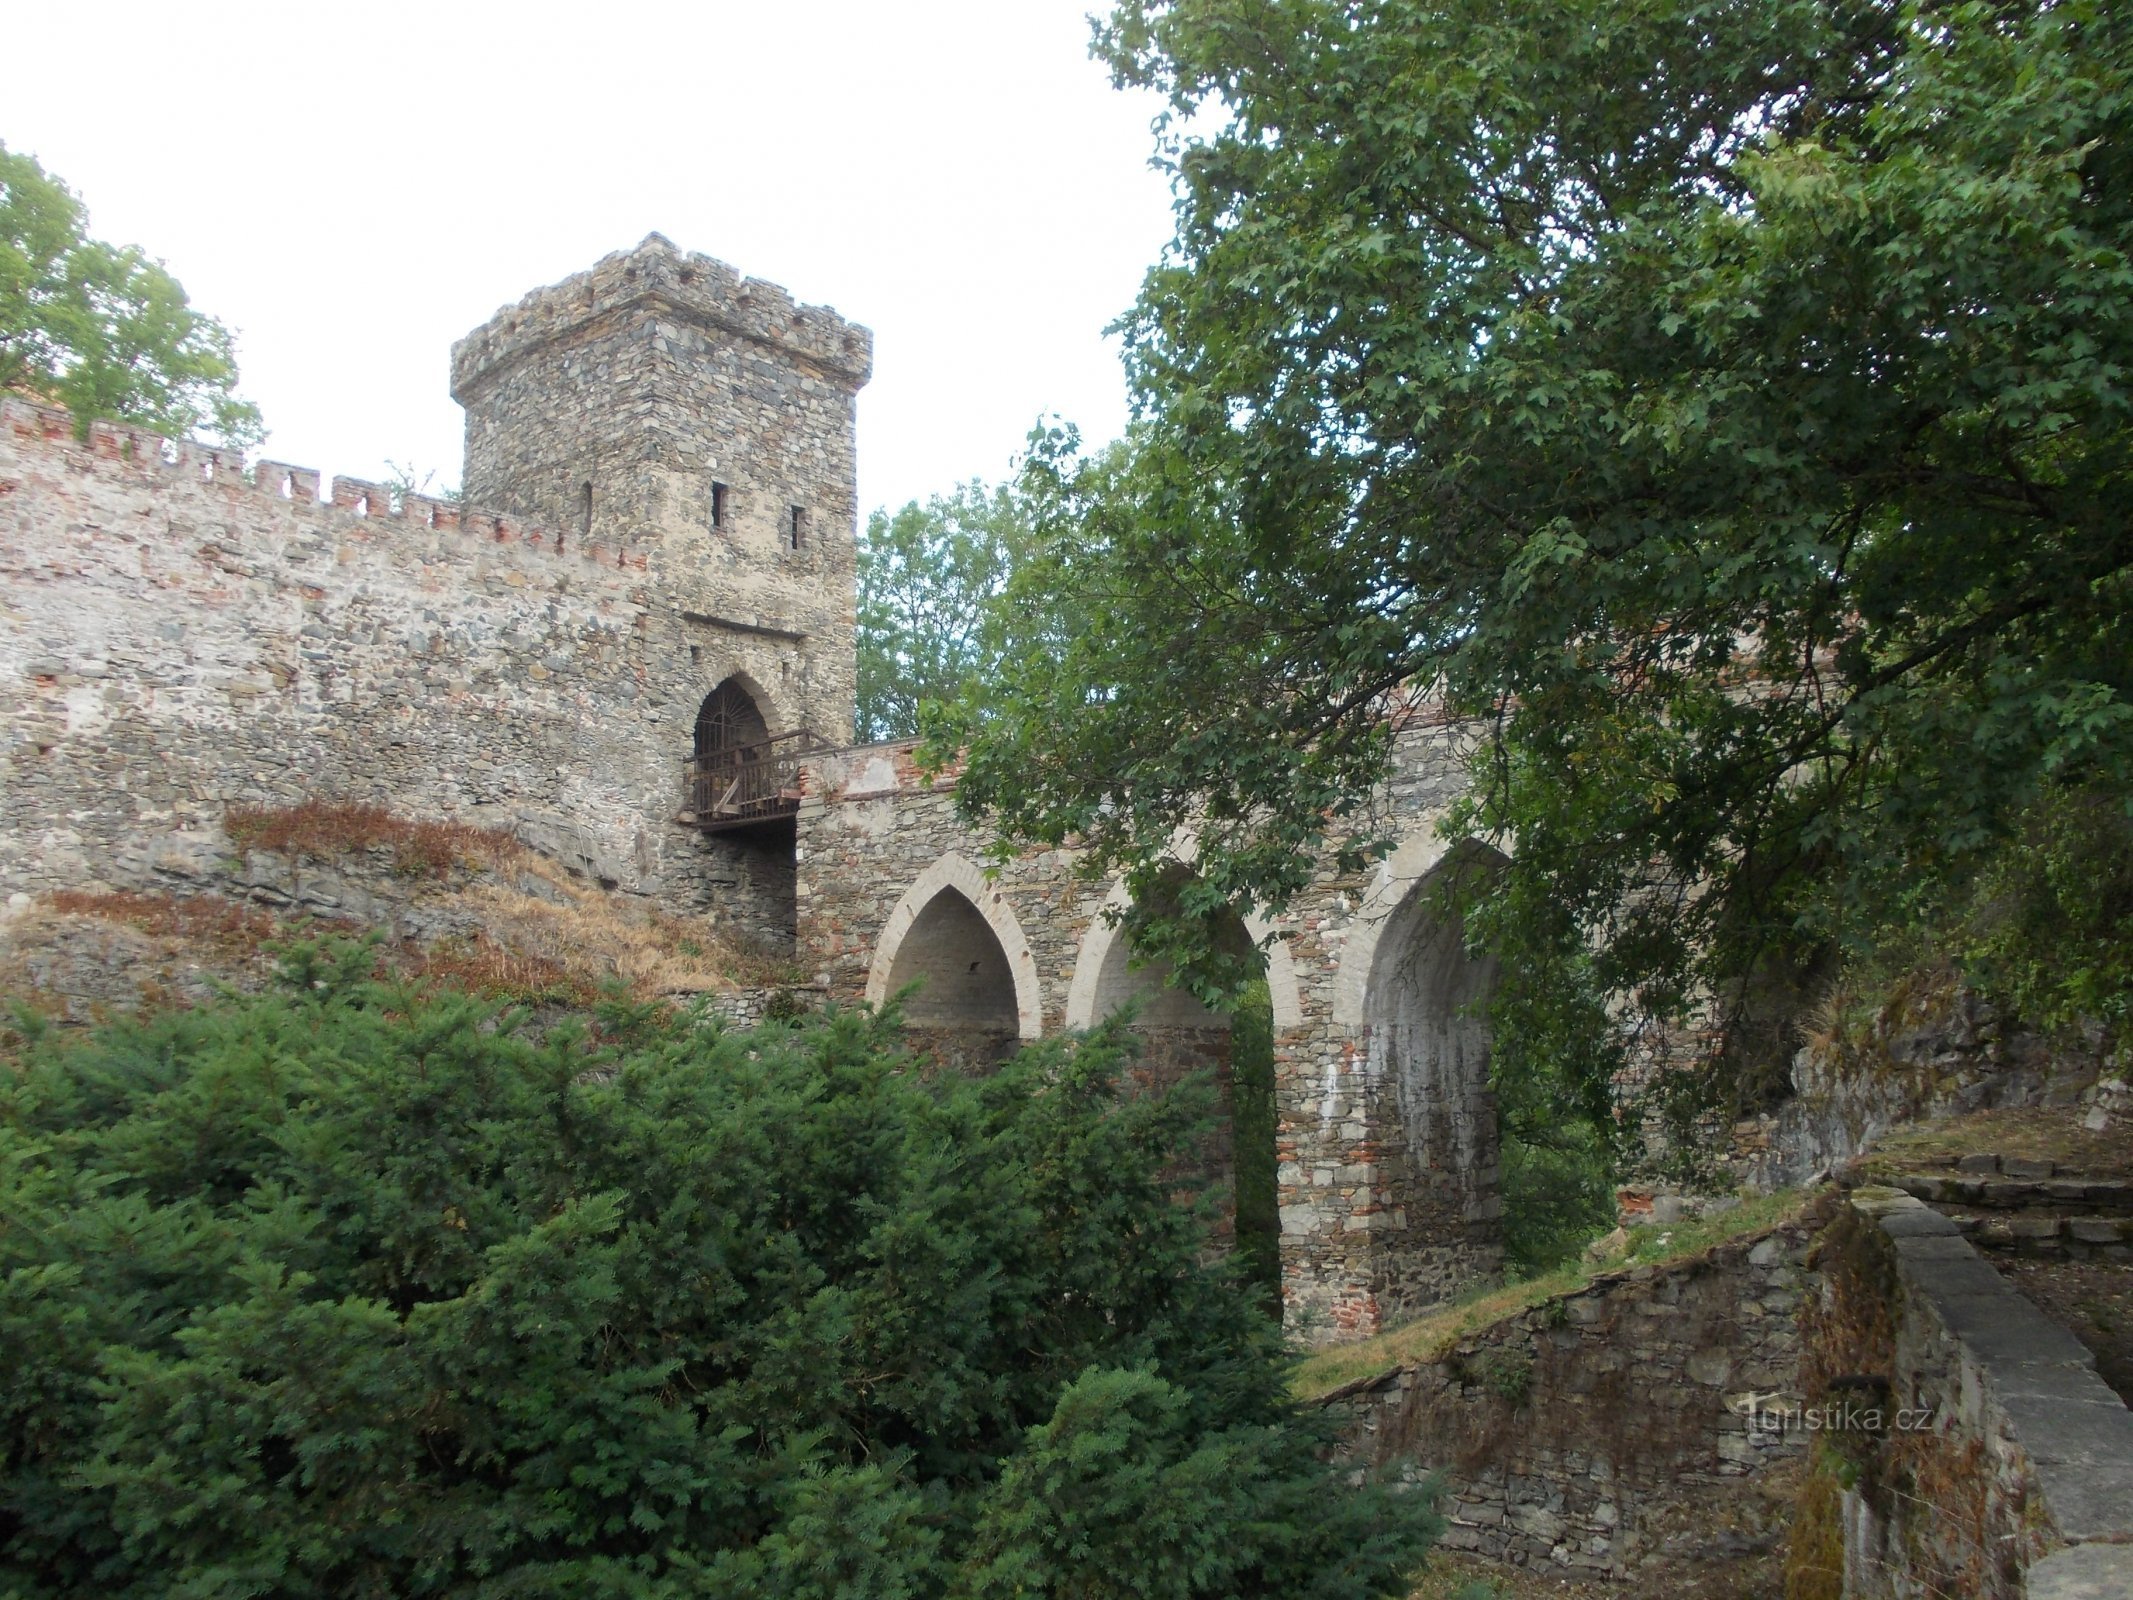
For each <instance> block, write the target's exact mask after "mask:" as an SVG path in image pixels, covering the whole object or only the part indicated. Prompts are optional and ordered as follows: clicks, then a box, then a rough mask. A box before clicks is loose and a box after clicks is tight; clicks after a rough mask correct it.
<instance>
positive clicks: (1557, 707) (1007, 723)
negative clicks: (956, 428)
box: [941, 0, 2133, 1072]
mask: <svg viewBox="0 0 2133 1600" xmlns="http://www.w3.org/2000/svg"><path fill="white" fill-rule="evenodd" d="M1099 49H1100V51H1101V52H1102V54H1103V55H1104V56H1105V57H1106V58H1107V59H1108V60H1109V62H1110V63H1111V65H1112V66H1113V68H1114V70H1115V71H1116V73H1117V75H1118V76H1119V78H1120V79H1121V81H1124V82H1129V83H1134V84H1139V85H1145V86H1151V87H1153V88H1155V89H1157V90H1159V91H1160V92H1162V93H1163V94H1164V95H1166V96H1167V97H1168V99H1169V104H1170V106H1171V117H1170V119H1169V120H1168V122H1167V123H1166V124H1165V139H1166V146H1165V148H1166V150H1167V152H1168V158H1169V160H1170V161H1171V162H1172V164H1173V169H1174V172H1175V177H1176V193H1177V215H1178V235H1177V239H1176V242H1175V244H1174V246H1173V247H1172V250H1171V252H1170V253H1169V255H1168V256H1167V257H1166V259H1165V261H1164V262H1163V263H1162V264H1161V265H1160V266H1158V267H1157V268H1156V269H1154V270H1153V271H1152V272H1151V273H1150V275H1149V277H1148V279H1147V282H1146V285H1145V288H1144V290H1143V293H1142V295H1141V298H1140V300H1139V302H1138V304H1137V305H1136V306H1135V307H1134V309H1133V310H1132V311H1131V312H1130V313H1129V314H1128V316H1127V317H1126V319H1125V322H1124V328H1125V331H1126V334H1127V337H1128V341H1129V364H1130V369H1131V373H1132V376H1133V380H1134V383H1135V385H1136V390H1137V395H1138V403H1139V408H1140V413H1141V419H1142V420H1141V422H1140V425H1139V431H1138V434H1137V442H1136V448H1135V450H1134V452H1133V455H1132V458H1131V460H1130V462H1126V463H1123V464H1122V463H1120V462H1118V461H1116V460H1113V461H1107V462H1102V463H1091V462H1087V461H1084V460H1081V459H1080V458H1079V457H1077V456H1075V455H1074V454H1073V453H1072V452H1069V451H1060V452H1054V454H1053V455H1052V457H1051V458H1050V459H1049V460H1039V461H1038V462H1036V463H1035V465H1034V470H1033V474H1032V478H1031V482H1032V483H1033V484H1034V485H1035V486H1036V488H1037V490H1038V491H1039V492H1041V493H1042V494H1044V495H1045V496H1047V497H1048V500H1049V509H1048V510H1047V511H1046V512H1045V514H1044V517H1043V519H1042V520H1043V521H1044V522H1045V523H1046V525H1048V526H1049V527H1051V528H1052V529H1053V530H1054V533H1053V536H1052V537H1051V538H1050V539H1049V540H1048V542H1047V545H1046V554H1045V557H1044V559H1043V560H1042V561H1040V562H1038V563H1036V564H1034V565H1033V567H1032V568H1031V570H1030V572H1029V574H1028V576H1027V579H1026V580H1025V581H1023V582H1021V583H1020V584H1018V587H1017V591H1016V592H1015V593H1013V594H1011V596H1010V599H1011V601H1013V602H1014V603H1015V604H1017V605H1020V606H1022V607H1024V608H1026V609H1027V610H1028V611H1029V612H1030V613H1032V614H1033V615H1036V616H1039V617H1042V616H1044V615H1047V614H1048V613H1047V607H1051V606H1055V604H1056V602H1055V601H1054V600H1053V599H1052V598H1051V597H1053V596H1057V595H1059V594H1060V593H1061V592H1062V591H1070V592H1071V593H1072V594H1073V595H1074V599H1073V600H1072V602H1071V603H1072V604H1073V605H1074V606H1076V607H1078V608H1079V609H1080V620H1081V621H1082V622H1085V623H1086V622H1091V621H1093V622H1095V623H1096V626H1094V627H1090V628H1088V629H1087V630H1086V631H1084V632H1081V633H1079V634H1076V635H1075V636H1073V637H1072V638H1071V640H1070V642H1069V643H1068V644H1067V645H1066V646H1065V647H1064V648H1063V649H1047V650H1041V651H1040V650H1032V651H1027V652H1023V653H1021V654H1019V655H1017V654H1016V653H1014V652H1009V653H1008V654H1007V655H1006V657H1005V663H1006V666H1007V671H1006V675H1005V682H1004V683H1003V684H1002V685H1000V686H996V688H995V689H994V690H993V692H992V694H991V713H992V714H991V716H990V720H988V721H986V722H984V723H983V724H982V725H980V724H977V723H976V722H975V721H973V722H971V723H970V724H967V725H966V726H963V727H958V726H956V725H954V724H952V723H950V722H944V723H943V724H942V725H941V731H942V733H943V736H944V738H947V737H956V736H960V735H962V734H963V733H965V732H967V731H970V730H971V729H973V728H974V729H975V730H976V744H975V749H974V752H973V754H972V757H971V760H970V763H969V766H968V769H967V771H966V773H965V776H964V778H963V781H962V788H961V791H960V792H961V795H962V798H963V801H964V803H965V804H966V805H967V806H968V807H970V808H971V809H972V810H973V811H984V812H990V813H992V814H994V815H996V816H997V817H998V819H999V820H1000V821H1001V822H1002V823H1003V824H1004V825H1005V826H1006V827H1007V828H1008V829H1009V830H1010V831H1013V832H1016V833H1019V834H1023V835H1029V836H1034V837H1038V838H1047V839H1056V838H1060V837H1063V836H1066V835H1069V834H1080V835H1082V836H1084V837H1085V838H1087V839H1088V840H1089V841H1090V843H1091V844H1092V846H1093V847H1094V851H1095V854H1094V855H1093V856H1092V858H1091V864H1092V866H1094V867H1095V868H1096V869H1098V870H1102V869H1104V868H1105V867H1107V866H1108V865H1110V864H1112V863H1127V864H1132V863H1147V862H1149V861H1152V860H1154V859H1157V858H1159V857H1160V856H1161V854H1162V852H1163V851H1164V849H1165V848H1166V847H1167V845H1168V842H1169V840H1170V839H1171V838H1172V837H1173V835H1174V832H1175V830H1176V828H1177V827H1178V826H1179V825H1180V824H1181V823H1185V822H1191V823H1192V824H1194V826H1195V827H1196V829H1197V831H1198V834H1199V837H1200V841H1201V855H1200V860H1199V867H1200V871H1201V872H1202V874H1203V876H1205V877H1207V878H1208V880H1209V881H1210V882H1211V883H1214V884H1215V885H1217V886H1218V887H1219V888H1220V889H1221V890H1222V891H1223V892H1224V893H1226V894H1229V895H1231V896H1233V897H1239V898H1249V899H1254V900H1257V901H1259V902H1261V903H1262V904H1279V903H1281V902H1282V901H1283V900H1285V899H1286V898H1287V897H1288V896H1289V895H1291V894H1292V893H1294V892H1295V891H1296V889H1297V888H1298V887H1299V886H1300V885H1301V884H1302V883H1303V882H1304V881H1305V877H1306V874H1307V873H1308V872H1309V870H1310V867H1309V864H1308V859H1307V854H1306V853H1307V852H1309V851H1312V850H1318V849H1322V848H1326V847H1328V846H1349V845H1360V846H1362V847H1364V848H1367V847H1368V846H1369V844H1370V843H1371V842H1372V841H1373V839H1374V838H1375V837H1376V836H1377V834H1378V832H1379V830H1378V828H1377V826H1376V819H1374V818H1372V817H1371V816H1370V815H1369V802H1368V798H1367V797H1368V796H1369V795H1370V793H1371V791H1372V787H1373V785H1374V784H1375V783H1376V782H1377V780H1378V779H1379V778H1380V777H1381V776H1382V775H1383V772H1384V770H1385V763H1386V760H1387V754H1388V746H1389V742H1390V740H1391V738H1392V728H1393V717H1392V713H1394V712H1396V711H1397V710H1398V709H1399V708H1400V707H1402V706H1405V705H1408V704H1410V703H1412V702H1414V701H1416V700H1419V699H1424V698H1435V697H1440V696H1441V697H1442V698H1443V700H1444V701H1445V702H1447V703H1448V704H1449V706H1450V708H1451V709H1452V710H1453V711H1455V712H1457V713H1459V714H1461V715H1463V716H1466V717H1470V718H1473V719H1475V723H1474V726H1475V727H1476V730H1477V737H1478V742H1477V749H1476V761H1475V768H1474V770H1475V776H1476V780H1477V782H1476V787H1475V789H1474V791H1473V798H1472V800H1471V802H1470V804H1469V806H1468V808H1467V810H1466V811H1465V813H1464V815H1463V817H1462V818H1461V819H1460V825H1461V826H1462V827H1464V828H1465V829H1466V830H1469V831H1473V832H1478V833H1482V834H1488V835H1493V836H1496V837H1500V838H1504V837H1515V839H1516V844H1517V849H1516V856H1515V859H1514V862H1513V865H1512V867H1511V869H1510V870H1509V871H1507V872H1506V873H1504V874H1501V875H1499V876H1497V877H1495V878H1493V879H1491V880H1490V881H1489V882H1488V883H1487V884H1486V885H1484V886H1483V887H1484V889H1485V891H1486V894H1487V896H1488V904H1487V905H1485V906H1483V907H1481V908H1479V912H1478V916H1477V919H1476V921H1475V922H1474V923H1473V924H1471V925H1473V926H1475V927H1478V928H1480V929H1482V930H1483V931H1485V932H1486V933H1487V935H1488V936H1489V937H1490V938H1491V939H1492V940H1495V941H1496V942H1497V943H1498V945H1499V948H1500V949H1502V950H1503V951H1504V952H1505V953H1506V955H1507V956H1508V957H1510V958H1511V959H1510V960H1509V961H1508V962H1507V965H1508V966H1509V967H1510V968H1511V969H1512V970H1513V972H1514V974H1520V975H1522V976H1519V977H1517V978H1516V980H1515V981H1514V982H1513V983H1512V984H1511V985H1510V986H1509V989H1508V990H1507V1000H1506V1004H1507V1005H1508V1006H1509V1007H1510V1009H1511V1011H1512V1012H1513V1013H1517V1014H1520V1015H1522V1016H1523V1018H1524V1033H1523V1037H1524V1039H1525V1041H1526V1044H1527V1046H1530V1047H1531V1048H1532V1049H1534V1050H1541V1049H1543V1048H1544V1047H1545V1049H1546V1050H1558V1051H1559V1050H1562V1049H1569V1048H1571V1047H1572V1046H1573V1045H1574V1044H1575V1045H1576V1046H1577V1048H1584V1047H1585V1046H1587V1045H1590V1044H1591V1041H1592V1039H1593V1037H1594V1031H1595V1029H1597V1028H1599V1027H1601V1025H1602V1023H1603V1021H1604V1014H1603V1010H1602V1007H1601V1005H1600V1003H1599V997H1600V996H1602V995H1607V994H1613V995H1616V996H1622V995H1629V996H1632V997H1634V998H1636V999H1638V1000H1641V1001H1642V1002H1643V1004H1644V1007H1645V1009H1647V1010H1650V1011H1653V1012H1665V1011H1669V1010H1671V1009H1674V1008H1676V1007H1678V1006H1680V1005H1681V1004H1683V1003H1684V1002H1686V1001H1688V1000H1690V999H1691V998H1693V997H1694V996H1695V995H1697V994H1698V993H1700V992H1711V986H1713V985H1717V984H1720V983H1725V984H1728V985H1731V986H1732V988H1731V990H1729V991H1726V992H1736V993H1738V992H1742V991H1741V989H1740V985H1741V984H1742V983H1743V982H1744V981H1745V976H1746V975H1749V974H1757V973H1761V974H1768V973H1770V972H1772V971H1773V970H1774V969H1782V971H1783V972H1784V973H1788V974H1790V975H1791V977H1792V978H1793V979H1797V978H1798V977H1799V975H1800V974H1802V973H1804V972H1807V971H1810V970H1812V968H1813V965H1814V963H1815V962H1816V961H1817V960H1818V959H1824V958H1826V954H1827V952H1828V951H1830V950H1831V949H1834V948H1837V947H1839V946H1841V945H1842V943H1843V942H1844V941H1845V940H1847V939H1855V938H1871V937H1874V936H1875V934H1876V931H1877V929H1878V928H1879V927H1880V925H1881V924H1882V923H1883V922H1884V921H1886V920H1887V919H1889V918H1891V917H1899V916H1902V915H1906V914H1909V912H1910V911H1911V910H1915V909H1916V904H1917V903H1918V902H1920V901H1922V900H1926V899H1930V898H1931V896H1932V895H1934V894H1936V893H1939V892H1941V891H1942V890H1944V889H1945V888H1946V886H1947V885H1948V884H1949V883H1951V882H1954V881H1956V880H1958V879H1960V878H1962V877H1963V876H1964V875H1965V874H1966V873H1970V872H1972V871H1974V870H1975V868H1976V867H1977V864H1978V863H1979V862H1980V861H1981V860H1983V859H1987V858H1989V857H1990V856H1991V854H1992V853H1993V852H1994V851H1995V850H1997V849H1998V848H2000V847H2001V845H2002V844H2003V842H2004V841H2006V840H2007V839H2009V838H2010V837H2012V836H2014V834H2015V832H2016V831H2017V829H2018V827H2019V826H2020V825H2022V822H2021V819H2023V818H2024V817H2025V816H2027V815H2029V814H2030V813H2031V811H2032V810H2033V809H2034V808H2036V807H2039V806H2043V807H2046V808H2047V809H2048V808H2050V807H2051V806H2053V805H2056V804H2059V803H2060V802H2062V801H2067V800H2069V797H2078V796H2080V795H2083V794H2085V793H2089V794H2092V793H2096V792H2105V793H2109V794H2113V795H2116V796H2119V797H2122V796H2123V794H2124V792H2125V788H2126V783H2127V779H2128V778H2129V777H2133V705H2129V696H2133V608H2129V605H2128V600H2129V598H2133V596H2129V592H2128V590H2129V583H2128V570H2129V565H2133V487H2129V478H2128V469H2129V466H2133V461H2129V451H2128V446H2129V441H2133V433H2129V429H2128V404H2129V399H2133V387H2129V373H2133V266H2129V259H2128V258H2129V251H2133V217H2129V204H2133V182H2129V180H2133V170H2129V159H2133V157H2129V149H2133V18H2129V17H2128V15H2127V13H2126V11H2125V9H2124V8H2123V7H2115V6H2110V5H2106V4H2101V3H2096V0H2068V3H2057V4H2050V5H2039V4H1992V5H1988V4H1969V3H1958V4H1941V3H1934V4H1895V3H1882V0H1777V3H1768V0H1753V3H1750V0H1722V3H1719V4H1708V3H1704V0H1693V3H1692V0H1638V3H1634V4H1622V3H1619V0H1570V3H1556V0H1551V3H1549V4H1546V5H1537V4H1513V5H1504V4H1501V3H1499V0H1451V3H1449V4H1442V3H1434V0H1433V3H1429V4H1424V3H1421V0H1366V3H1360V4H1358V3H1349V0H1342V3H1333V0H1125V3H1124V4H1121V5H1120V6H1119V7H1118V9H1117V11H1116V13H1115V14H1114V16H1113V17H1112V18H1111V20H1110V22H1109V24H1108V25H1107V26H1106V27H1104V28H1103V29H1102V30H1101V32H1100V37H1099ZM2111 803H2112V805H2113V806H2114V807H2115V808H2116V815H2117V816H2118V819H2119V821H2118V823H2117V824H2116V826H2117V827H2118V829H2119V832H2120V836H2123V834H2124V806H2123V801H2122V798H2120V799H2115V800H2113V801H2112V802H2111ZM1139 870H1142V871H1143V872H1145V870H1146V868H1145V867H1142V868H1141V869H1139ZM1180 937H1181V938H1182V937H1184V936H1183V935H1181V936H1180ZM1522 984H1523V985H1524V986H1525V988H1524V991H1523V993H1521V985H1522ZM1512 1035H1513V1037H1512V1040H1511V1043H1512V1047H1513V1054H1514V1055H1515V1054H1516V1049H1517V1048H1518V1046H1517V1038H1516V1036H1517V1035H1518V1030H1517V1029H1513V1030H1512ZM1573 1036H1575V1038H1573ZM1579 1040H1582V1041H1583V1043H1582V1044H1579V1043H1578V1041H1579ZM1590 1065H1591V1066H1592V1069H1593V1071H1595V1072H1601V1071H1603V1070H1604V1063H1603V1062H1600V1061H1598V1060H1597V1059H1595V1060H1594V1061H1593V1062H1591V1063H1590Z"/></svg>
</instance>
